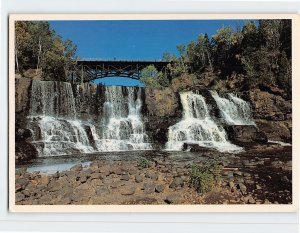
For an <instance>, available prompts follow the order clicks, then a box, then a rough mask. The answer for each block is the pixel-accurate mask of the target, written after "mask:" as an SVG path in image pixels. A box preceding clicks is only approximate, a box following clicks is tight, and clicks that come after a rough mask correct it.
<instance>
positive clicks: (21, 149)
mask: <svg viewBox="0 0 300 233" xmlns="http://www.w3.org/2000/svg"><path fill="white" fill-rule="evenodd" d="M36 157H38V151H37V150H36V148H35V147H34V146H33V145H32V144H31V143H28V142H16V145H15V160H16V163H21V162H24V161H28V160H31V159H35V158H36Z"/></svg>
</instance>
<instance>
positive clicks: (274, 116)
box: [249, 89, 292, 121]
mask: <svg viewBox="0 0 300 233" xmlns="http://www.w3.org/2000/svg"><path fill="white" fill-rule="evenodd" d="M249 101H250V103H251V105H252V107H253V108H252V110H253V111H252V114H253V117H254V118H255V119H264V120H273V121H282V120H290V119H291V117H292V101H291V100H285V99H284V98H283V97H281V96H280V95H275V94H272V93H269V92H266V91H261V90H259V89H255V90H253V91H250V92H249Z"/></svg>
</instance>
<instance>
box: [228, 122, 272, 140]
mask: <svg viewBox="0 0 300 233" xmlns="http://www.w3.org/2000/svg"><path fill="white" fill-rule="evenodd" d="M224 128H225V130H226V132H227V135H228V139H229V140H231V141H233V142H235V143H249V142H257V143H267V142H268V137H267V135H266V134H265V133H264V132H262V131H260V130H258V128H257V127H256V126H254V125H229V126H224Z"/></svg>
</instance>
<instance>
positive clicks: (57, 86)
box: [28, 80, 93, 156]
mask: <svg viewBox="0 0 300 233" xmlns="http://www.w3.org/2000/svg"><path fill="white" fill-rule="evenodd" d="M28 119H29V121H28V127H29V129H31V131H32V133H33V142H32V144H33V145H35V147H36V148H37V150H38V152H39V155H40V156H56V155H63V154H73V153H78V152H82V153H88V152H92V151H93V148H92V147H91V146H90V143H89V139H88V136H87V134H86V132H85V130H84V127H83V125H82V123H81V122H80V121H79V120H77V119H76V109H75V100H74V96H73V91H72V86H71V84H70V83H64V82H54V81H37V80H34V81H33V82H32V88H31V101H30V116H29V117H28Z"/></svg>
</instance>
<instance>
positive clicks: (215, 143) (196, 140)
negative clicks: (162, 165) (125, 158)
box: [166, 92, 242, 152]
mask: <svg viewBox="0 0 300 233" xmlns="http://www.w3.org/2000/svg"><path fill="white" fill-rule="evenodd" d="M180 100H181V103H182V106H183V119H182V120H181V121H180V122H178V123H177V124H175V125H173V126H171V127H169V132H168V142H167V145H166V148H167V150H182V148H183V144H184V143H188V144H198V145H200V146H203V147H211V148H215V149H217V150H219V151H221V152H226V151H228V152H234V151H241V150H242V148H240V147H238V146H236V145H233V144H231V143H230V142H228V140H227V137H226V132H225V130H224V128H223V127H221V126H218V125H217V124H216V123H215V122H214V120H213V119H212V118H211V117H210V114H209V110H208V107H207V104H206V102H205V99H204V98H203V96H201V95H199V94H193V93H192V92H185V93H180Z"/></svg>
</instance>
